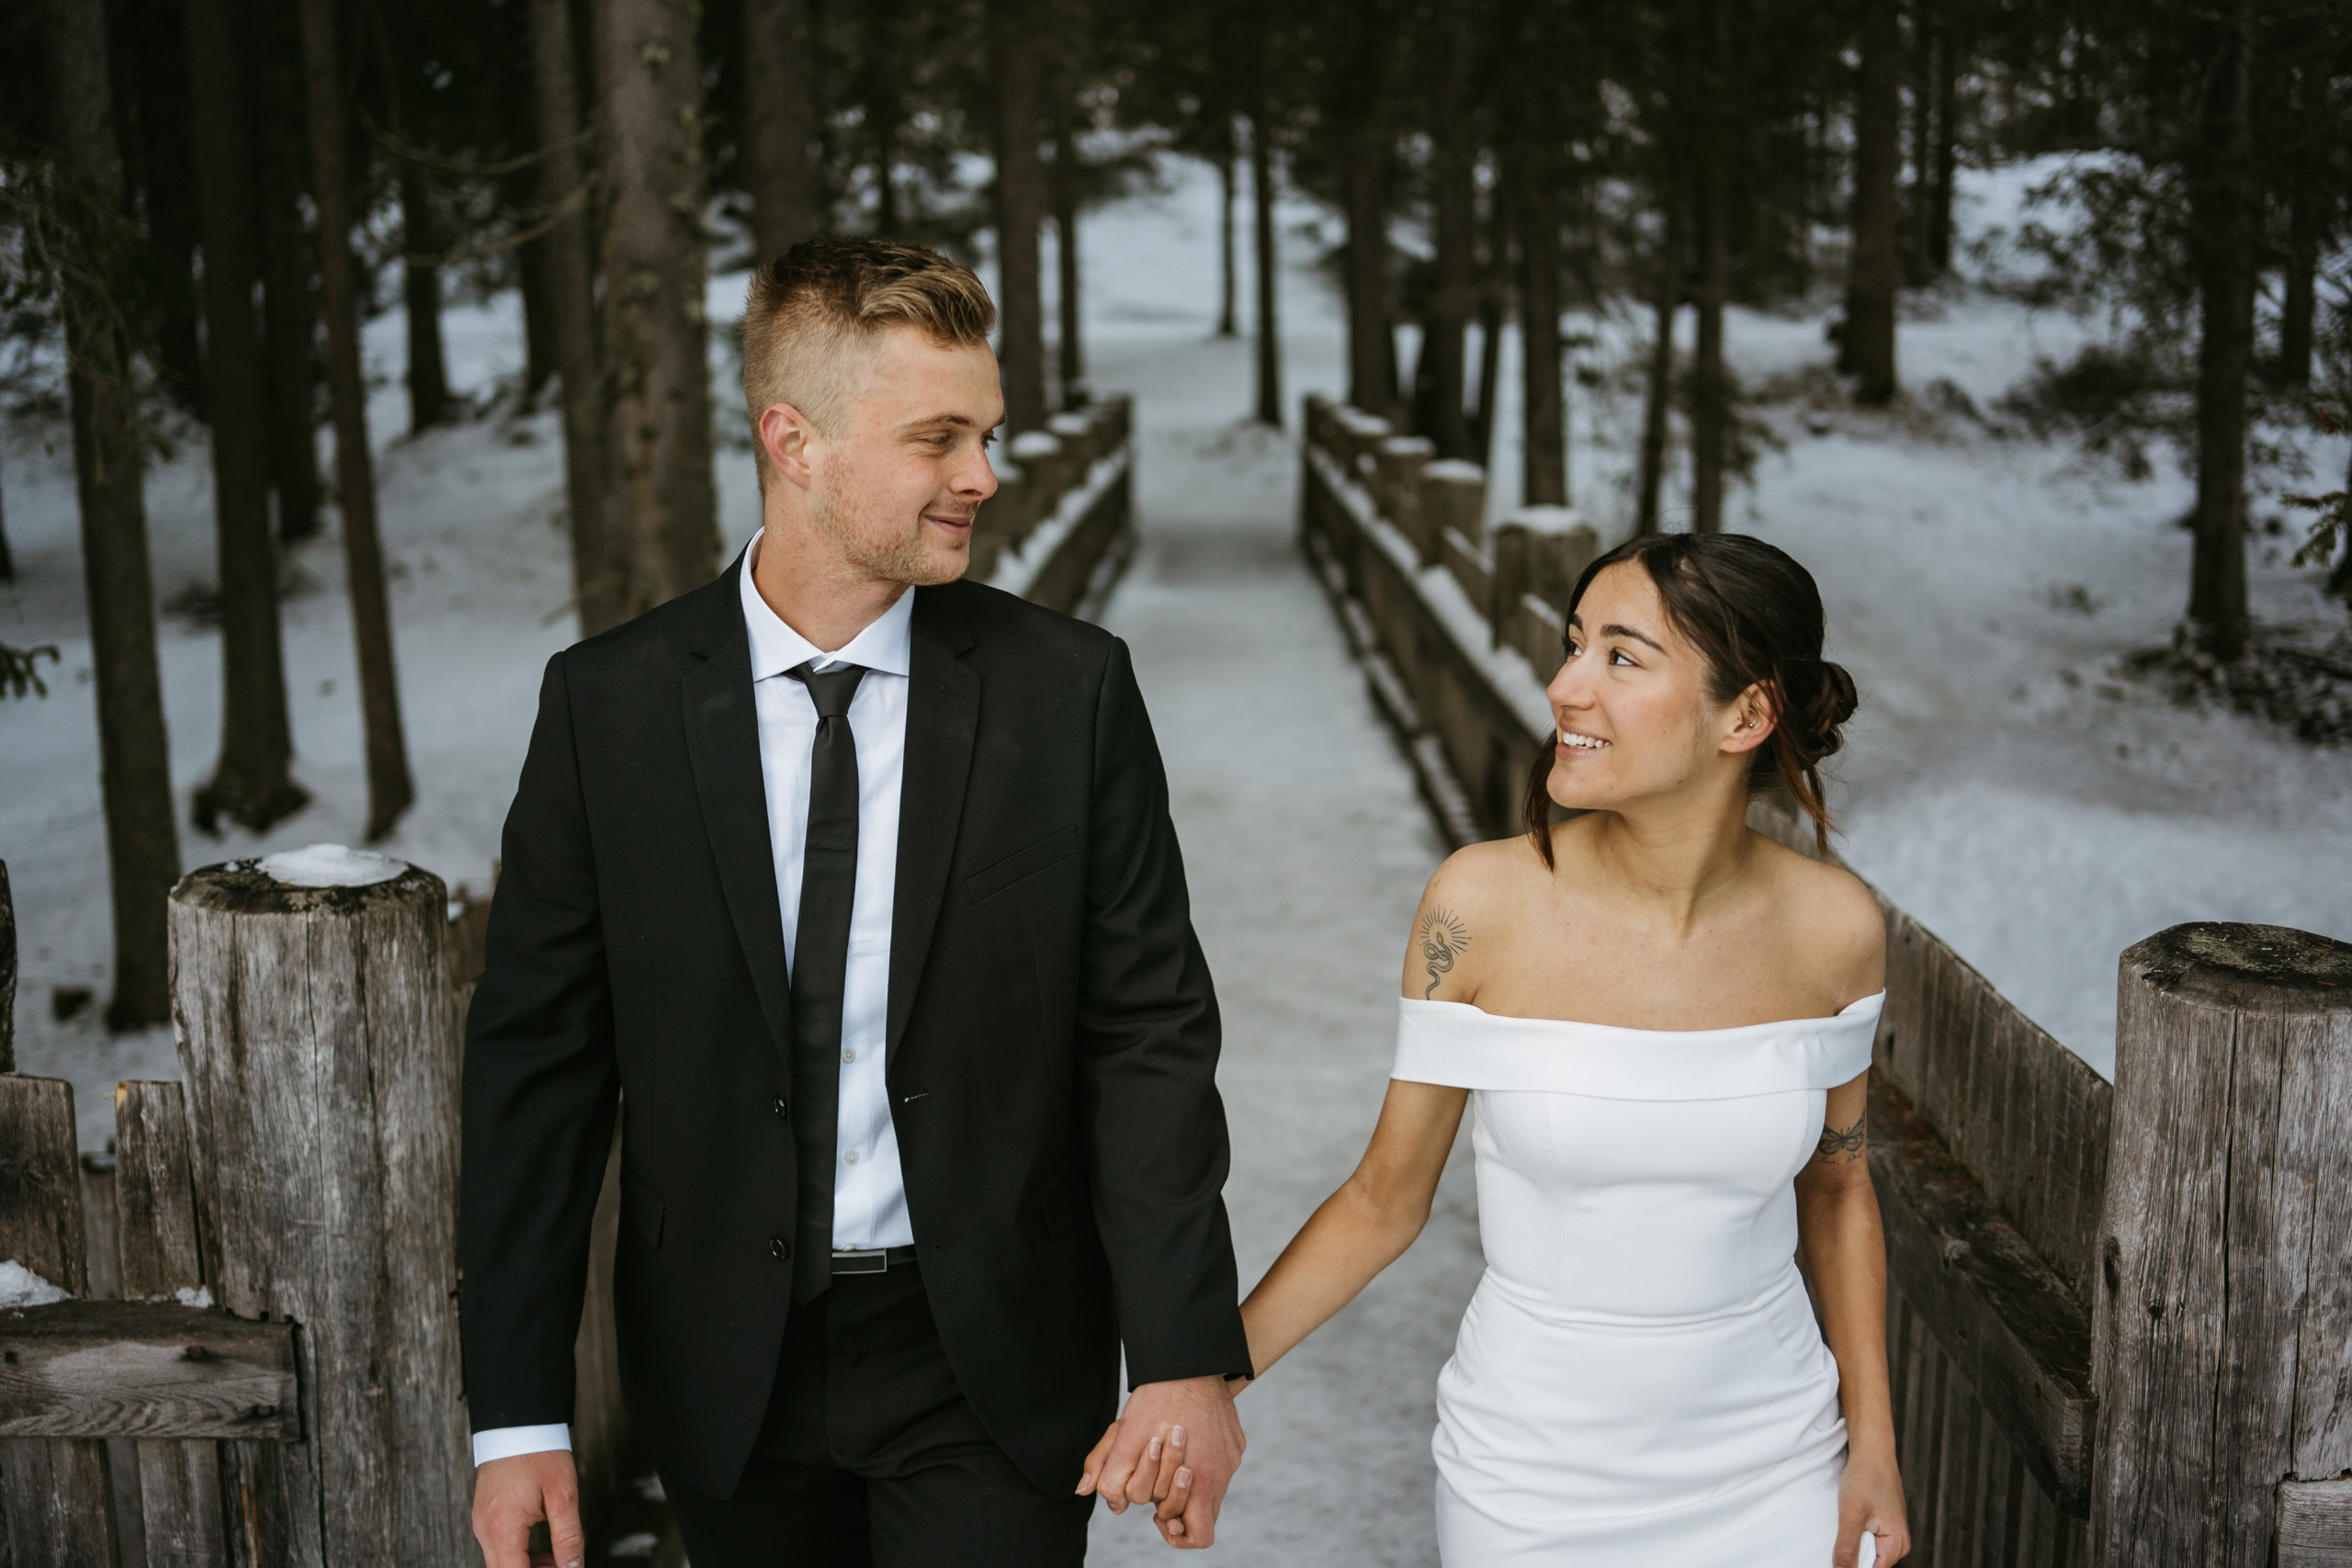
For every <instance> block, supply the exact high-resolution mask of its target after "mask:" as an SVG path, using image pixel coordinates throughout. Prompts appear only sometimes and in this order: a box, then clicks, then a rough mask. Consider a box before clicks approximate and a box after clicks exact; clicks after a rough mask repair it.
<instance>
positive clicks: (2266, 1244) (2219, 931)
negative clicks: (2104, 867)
mask: <svg viewBox="0 0 2352 1568" xmlns="http://www.w3.org/2000/svg"><path fill="white" fill-rule="evenodd" d="M2115 1087H2116V1097H2115V1107H2114V1142H2113V1149H2112V1156H2111V1157H2112V1160H2113V1165H2112V1168H2111V1169H2110V1172H2109V1186H2108V1202H2107V1208H2106V1212H2105V1216H2104V1224H2103V1230H2104V1235H2105V1240H2104V1244H2103V1247H2104V1252H2103V1258H2102V1263H2101V1288H2100V1289H2099V1291H2098V1299H2097V1337H2096V1341H2095V1343H2096V1345H2097V1348H2098V1363H2099V1364H2098V1381H2099V1387H2100V1390H2101V1393H2102V1404H2101V1409H2100V1413H2099V1475H2098V1489H2097V1495H2096V1499H2095V1502H2096V1507H2095V1512H2094V1514H2093V1527H2094V1528H2093V1535H2092V1550H2093V1552H2094V1555H2095V1556H2096V1557H2097V1558H2098V1560H2099V1561H2101V1562H2166V1563H2168V1562H2209V1563H2214V1564H2248V1565H2260V1564H2263V1563H2265V1562H2267V1561H2268V1559H2269V1555H2270V1552H2271V1549H2272V1542H2273V1538H2274V1533H2275V1523H2276V1510H2277V1506H2278V1490H2277V1488H2278V1482H2279V1480H2280V1479H2281V1478H2283V1477H2295V1476H2298V1475H2305V1474H2311V1473H2312V1472H2304V1471H2302V1470H2301V1468H2300V1466H2301V1460H2300V1459H2299V1450H2301V1449H2303V1448H2304V1445H2305V1444H2306V1443H2307V1442H2308V1443H2309V1444H2311V1445H2312V1447H2311V1450H2310V1451H2311V1452H2312V1453H2313V1454H2314V1456H2315V1457H2321V1458H2324V1457H2325V1455H2326V1454H2327V1453H2328V1451H2329V1445H2330V1444H2332V1443H2333V1442H2335V1440H2336V1434H2338V1433H2340V1431H2341V1427H2340V1426H2339V1425H2337V1424H2336V1421H2335V1416H2334V1415H2333V1414H2332V1413H2333V1412H2334V1411H2335V1409H2336V1408H2337V1406H2338V1405H2339V1404H2340V1402H2341V1401H2342V1399H2343V1398H2344V1394H2343V1389H2344V1387H2345V1382H2346V1379H2347V1378H2352V1346H2348V1345H2346V1342H2345V1340H2344V1338H2343V1336H2342V1333H2341V1327H2342V1320H2341V1319H2340V1318H2335V1319H2333V1320H2332V1321H2331V1320H2330V1317H2329V1314H2332V1313H2333V1312H2335V1310H2336V1309H2337V1306H2338V1304H2339V1303H2340V1297H2339V1296H2336V1295H2335V1293H2334V1292H2332V1291H2331V1290H2330V1289H2329V1288H2328V1287H2327V1286H2326V1285H2325V1283H2324V1277H2325V1276H2326V1275H2328V1274H2330V1273H2335V1272H2340V1271H2341V1269H2342V1255H2341V1254H2337V1255H2335V1257H2332V1258H2331V1257H2322V1258H2318V1259H2317V1268H2316V1269H2314V1257H2313V1250H2312V1248H2313V1241H2314V1238H2315V1236H2317V1235H2319V1234H2320V1232H2321V1229H2322V1225H2323V1223H2324V1222H2323V1219H2322V1211H2324V1209H2325V1208H2327V1207H2329V1206H2330V1205H2336V1206H2340V1205H2341V1202H2342V1194H2343V1190H2344V1182H2345V1179H2346V1155H2345V1152H2344V1150H2343V1148H2342V1147H2341V1145H2342V1142H2343V1127H2344V1123H2345V1118H2346V1113H2347V1111H2352V945H2347V944H2346V943H2343V942H2335V941H2333V940H2331V939H2328V938H2325V937H2320V936H2314V935H2312V934H2311V933H2308V932H2303V931H2289V930H2286V929H2283V928H2280V927H2275V926H2245V925H2222V924H2212V923H2199V924H2194V925H2186V926H2175V927H2173V928H2172V929H2171V930H2169V931H2163V932H2160V933H2158V934H2157V935H2155V936H2154V937H2151V938H2149V939H2148V940H2147V941H2145V942H2140V943H2137V944H2136V945H2134V946H2133V947H2132V948H2131V949H2130V950H2129V951H2128V952H2127V953H2124V955H2123V959H2122V963H2121V965H2120V982H2119V997H2118V1030H2117V1044H2116V1086H2115ZM2325 1223H2326V1224H2330V1225H2331V1226H2333V1225H2334V1224H2335V1222H2333V1221H2328V1222H2325ZM2333 1234H2338V1235H2340V1234H2341V1231H2340V1228H2338V1229H2335V1231H2334V1233H2333ZM2315 1273H2316V1274H2317V1275H2318V1276H2319V1277H2320V1278H2321V1280H2322V1281H2323V1283H2322V1285H2321V1288H2320V1289H2319V1290H2318V1291H2317V1292H2313V1290H2312V1285H2313V1280H2314V1274H2315ZM2315 1319H2316V1320H2318V1321H2317V1322H2316V1324H2315V1322H2314V1320H2315ZM2331 1336H2332V1337H2331ZM2307 1422H2308V1423H2309V1424H2308V1425H2307V1424H2306V1423H2307ZM2337 1451H2340V1450H2337ZM2335 1473H2336V1469H2335V1467H2331V1468H2328V1469H2324V1470H2320V1471H2319V1472H2317V1474H2316V1475H2313V1476H2312V1478H2313V1479H2320V1478H2324V1477H2327V1476H2330V1475H2333V1474H2335Z"/></svg>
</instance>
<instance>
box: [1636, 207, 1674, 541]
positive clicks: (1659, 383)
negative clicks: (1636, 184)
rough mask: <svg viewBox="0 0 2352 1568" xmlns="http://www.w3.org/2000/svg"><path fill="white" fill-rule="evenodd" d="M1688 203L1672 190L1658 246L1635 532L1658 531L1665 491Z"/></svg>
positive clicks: (1644, 389) (1643, 400)
mask: <svg viewBox="0 0 2352 1568" xmlns="http://www.w3.org/2000/svg"><path fill="white" fill-rule="evenodd" d="M1685 211H1686V205H1685V203H1684V201H1683V199H1682V197H1681V194H1680V193H1679V192H1678V191H1674V190H1673V189H1672V188H1671V187H1670V186H1669V188H1668V196H1667V200H1666V234H1665V237H1664V240H1663V242H1662V243H1661V245H1660V247H1659V253H1658V259H1657V277H1656V278H1655V279H1654V280H1653V281H1654V289H1653V306H1652V308H1653V309H1654V310H1655V311H1656V312H1657V329H1656V332H1655V333H1654V335H1653V336H1652V338H1651V340H1650V363H1649V375H1648V378H1647V379H1646V382H1645V386H1644V388H1643V392H1642V468H1641V481H1640V482H1641V490H1640V497H1639V500H1638V501H1637V502H1635V504H1634V532H1635V533H1636V534H1655V533H1657V532H1658V500H1659V497H1660V496H1661V495H1662V494H1663V493H1664V492H1665V489H1666V422H1667V414H1668V410H1669V409H1670V408H1672V406H1673V403H1672V398H1673V395H1674V318H1675V315H1676V314H1677V312H1678V311H1679V310H1680V309H1681V304H1682V262H1683V255H1682V253H1683V249H1684V240H1685V238H1686V235H1685V223H1686V220H1685V218H1684V213H1685Z"/></svg>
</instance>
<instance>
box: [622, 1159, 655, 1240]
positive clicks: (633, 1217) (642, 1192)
mask: <svg viewBox="0 0 2352 1568" xmlns="http://www.w3.org/2000/svg"><path fill="white" fill-rule="evenodd" d="M664 1213H666V1211H665V1210H664V1208H663V1207H662V1200H661V1198H660V1196H659V1195H658V1194H656V1193H655V1192H654V1190H653V1189H652V1188H650V1187H649V1186H647V1185H646V1183H645V1178H643V1177H641V1176H639V1175H638V1174H637V1172H636V1171H634V1170H632V1169H630V1168H628V1166H626V1165H624V1166H622V1167H621V1217H622V1218H623V1219H626V1220H627V1221H628V1223H629V1224H631V1225H633V1226H634V1227H636V1230H637V1235H638V1239H639V1241H642V1242H643V1243H645V1245H646V1246H648V1247H655V1248H659V1247H661V1245H662V1216H663V1214H664Z"/></svg>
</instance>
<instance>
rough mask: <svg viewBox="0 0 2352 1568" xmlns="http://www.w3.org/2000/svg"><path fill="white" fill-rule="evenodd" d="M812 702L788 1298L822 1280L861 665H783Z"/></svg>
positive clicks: (806, 1293)
mask: <svg viewBox="0 0 2352 1568" xmlns="http://www.w3.org/2000/svg"><path fill="white" fill-rule="evenodd" d="M788 673H789V674H790V675H791V676H792V678H793V679H794V680H796V681H797V682H800V683H801V684H803V685H805V686H807V687H808V688H809V696H810V697H812V698H814V699H815V701H816V704H817V743H816V746H815V748H814V749H813V750H811V751H810V753H809V837H808V840H807V843H806V847H805V848H804V850H803V851H802V853H801V858H800V920H799V924H798V925H797V927H796V928H795V935H794V938H793V953H792V1061H793V1077H794V1078H795V1079H796V1080H797V1081H796V1082H795V1083H794V1085H793V1090H794V1092H793V1097H792V1099H793V1107H794V1115H793V1118H792V1139H793V1143H794V1145H796V1148H797V1155H798V1160H797V1168H798V1174H799V1179H800V1213H799V1224H800V1245H799V1247H797V1249H796V1251H795V1252H794V1255H793V1259H792V1299H793V1301H794V1302H796V1303H800V1302H807V1301H810V1300H813V1299H814V1298H815V1297H816V1296H817V1295H818V1294H819V1293H820V1292H823V1291H824V1290H825V1288H826V1287H827V1286H829V1285H831V1283H832V1270H833V1158H834V1155H835V1154H836V1152H837V1151H836V1149H835V1146H834V1145H835V1143H836V1141H837V1139H838V1136H839V1117H840V1113H841V1112H840V1100H841V1071H842V1069H841V1061H842V985H843V976H845V975H846V973H847V971H848V968H849V917H850V907H851V904H852V902H853V900H854V897H855V895H856V892H857V737H856V735H855V734H854V733H853V732H852V731H851V729H850V727H849V700H850V698H851V697H853V696H854V695H855V694H856V693H857V682H859V680H860V679H861V678H863V677H864V676H865V670H864V669H863V668H862V667H860V666H858V665H855V664H844V665H841V666H839V667H838V668H835V669H832V670H825V671H820V670H817V669H815V668H813V667H812V666H810V665H807V664H803V665H801V666H800V667H799V668H798V669H796V670H793V671H788Z"/></svg>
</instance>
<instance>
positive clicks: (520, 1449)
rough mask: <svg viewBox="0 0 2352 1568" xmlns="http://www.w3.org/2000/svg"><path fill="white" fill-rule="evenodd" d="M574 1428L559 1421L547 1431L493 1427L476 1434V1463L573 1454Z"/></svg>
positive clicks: (545, 1429) (533, 1428)
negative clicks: (572, 1431)
mask: <svg viewBox="0 0 2352 1568" xmlns="http://www.w3.org/2000/svg"><path fill="white" fill-rule="evenodd" d="M570 1452H571V1427H567V1426H565V1425H564V1424H563V1423H562V1422H560V1421H558V1422H555V1423H554V1424H552V1425H550V1426H546V1427H491V1428H489V1429H488V1430H487V1431H481V1432H476V1433H475V1434H474V1462H475V1463H476V1464H488V1463H489V1462H490V1461H492V1460H494V1459H513V1458H514V1457H515V1455H516V1454H544V1453H570Z"/></svg>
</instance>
